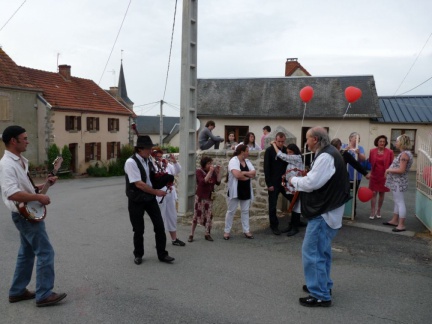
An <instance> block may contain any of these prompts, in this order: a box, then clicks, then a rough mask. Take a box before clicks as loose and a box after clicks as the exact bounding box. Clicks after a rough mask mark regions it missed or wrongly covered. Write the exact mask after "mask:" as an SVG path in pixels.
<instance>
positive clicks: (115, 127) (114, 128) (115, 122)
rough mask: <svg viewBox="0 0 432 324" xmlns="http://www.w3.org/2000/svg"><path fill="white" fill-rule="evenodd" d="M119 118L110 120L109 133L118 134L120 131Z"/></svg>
mask: <svg viewBox="0 0 432 324" xmlns="http://www.w3.org/2000/svg"><path fill="white" fill-rule="evenodd" d="M119 125H120V122H119V119H118V118H108V132H118V131H119V130H120V126H119Z"/></svg>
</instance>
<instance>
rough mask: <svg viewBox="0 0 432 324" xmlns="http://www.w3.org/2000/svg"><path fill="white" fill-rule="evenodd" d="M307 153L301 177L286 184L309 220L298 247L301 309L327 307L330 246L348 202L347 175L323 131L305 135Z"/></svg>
mask: <svg viewBox="0 0 432 324" xmlns="http://www.w3.org/2000/svg"><path fill="white" fill-rule="evenodd" d="M306 141H307V146H308V148H309V150H311V151H312V152H314V153H315V160H314V161H313V162H312V165H311V170H310V171H309V172H308V174H307V175H306V176H305V177H291V178H290V179H289V180H288V181H289V183H290V184H291V185H292V186H294V188H295V189H296V191H300V200H301V211H302V215H303V216H304V217H306V218H308V219H309V221H308V225H307V227H306V234H305V238H304V241H303V246H302V259H303V271H304V275H305V279H306V285H304V286H303V290H304V291H305V292H308V293H309V296H308V297H304V298H300V299H299V302H300V304H301V305H302V306H307V307H317V306H318V307H319V306H321V307H329V306H331V303H332V302H331V290H332V287H333V281H332V280H331V278H330V269H331V243H332V240H333V238H334V237H335V236H336V234H337V232H338V230H339V228H341V227H342V217H343V212H344V206H345V203H346V202H347V201H348V200H349V199H351V197H350V188H349V180H348V173H347V171H346V166H345V163H344V160H343V158H342V155H341V154H340V153H339V151H338V150H337V149H336V148H335V147H334V146H332V145H330V139H329V136H328V134H327V131H326V130H325V129H324V128H322V127H313V128H311V129H309V130H308V132H307V133H306Z"/></svg>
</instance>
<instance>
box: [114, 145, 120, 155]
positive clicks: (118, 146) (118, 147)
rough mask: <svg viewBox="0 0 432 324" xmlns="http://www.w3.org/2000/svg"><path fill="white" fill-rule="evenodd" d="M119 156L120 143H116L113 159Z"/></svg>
mask: <svg viewBox="0 0 432 324" xmlns="http://www.w3.org/2000/svg"><path fill="white" fill-rule="evenodd" d="M119 156H120V142H117V152H116V154H115V157H119Z"/></svg>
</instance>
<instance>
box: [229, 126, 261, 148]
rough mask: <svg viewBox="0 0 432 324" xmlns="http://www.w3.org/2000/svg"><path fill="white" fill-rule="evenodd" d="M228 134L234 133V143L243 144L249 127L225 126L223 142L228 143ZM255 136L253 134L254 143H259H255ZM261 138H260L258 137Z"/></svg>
mask: <svg viewBox="0 0 432 324" xmlns="http://www.w3.org/2000/svg"><path fill="white" fill-rule="evenodd" d="M230 132H234V133H235V141H236V142H237V143H240V142H243V140H244V138H245V136H246V134H247V133H248V132H249V126H229V125H226V126H225V142H228V134H229V133H230ZM256 136H257V134H255V143H258V144H259V143H260V142H259V141H257V137H256ZM259 138H261V137H259Z"/></svg>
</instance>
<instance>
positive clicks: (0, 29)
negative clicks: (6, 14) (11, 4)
mask: <svg viewBox="0 0 432 324" xmlns="http://www.w3.org/2000/svg"><path fill="white" fill-rule="evenodd" d="M26 1H27V0H24V2H23V3H21V6H19V7H18V9H17V10H15V12H14V13H13V14H12V16H11V17H10V18H9V19H8V20H7V21H6V22H5V24H4V25H3V26H2V28H0V32H1V31H2V30H3V28H4V27H5V26H6V25H7V24H8V22H9V21H10V20H11V19H12V18H13V16H15V14H16V13H17V12H18V10H20V9H21V7H22V6H23V5H24V3H26Z"/></svg>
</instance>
